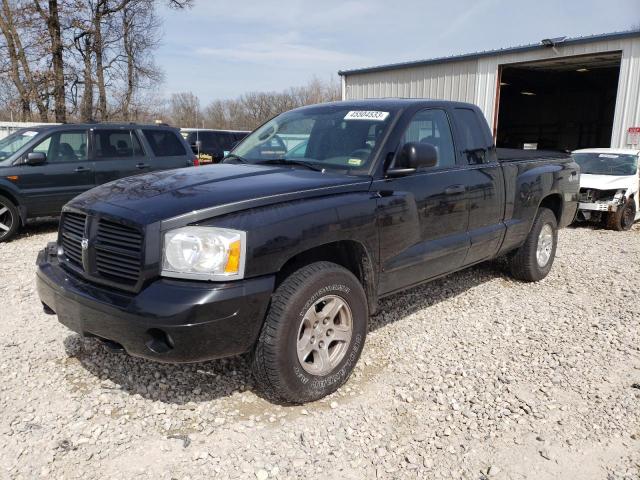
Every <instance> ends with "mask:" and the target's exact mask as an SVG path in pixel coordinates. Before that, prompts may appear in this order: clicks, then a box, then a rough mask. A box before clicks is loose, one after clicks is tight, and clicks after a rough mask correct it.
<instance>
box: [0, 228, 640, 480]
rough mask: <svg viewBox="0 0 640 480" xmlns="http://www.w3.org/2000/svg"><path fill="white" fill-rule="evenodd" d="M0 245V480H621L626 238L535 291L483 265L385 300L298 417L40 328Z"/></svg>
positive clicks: (232, 376) (639, 234)
mask: <svg viewBox="0 0 640 480" xmlns="http://www.w3.org/2000/svg"><path fill="white" fill-rule="evenodd" d="M55 229H56V224H55V222H51V221H49V222H41V223H39V224H36V225H32V226H30V227H29V228H28V229H27V230H26V231H25V233H24V234H23V235H21V236H20V238H18V239H17V240H15V241H13V242H11V243H9V244H0V262H1V264H2V272H1V273H0V275H1V280H0V297H1V299H2V303H1V305H0V412H2V414H1V415H0V478H2V479H4V478H11V479H14V478H16V479H17V478H25V479H27V478H29V479H31V478H34V477H35V478H37V477H47V478H82V479H92V478H118V479H121V478H127V479H130V478H134V479H135V478H153V479H158V478H159V479H172V478H175V479H199V478H257V479H267V478H308V479H313V478H323V479H328V478H354V479H356V478H368V479H369V478H393V479H395V478H429V479H431V478H443V479H456V478H466V479H494V478H495V479H524V478H535V479H570V478H576V479H591V478H598V479H607V480H609V479H638V478H640V328H639V326H640V302H639V301H638V300H639V296H638V293H637V292H638V289H639V288H640V268H639V267H640V225H636V226H635V228H634V231H632V232H624V233H618V232H612V231H607V230H600V229H591V228H587V227H581V228H570V229H566V230H563V231H562V232H561V234H560V246H559V249H558V256H557V258H556V263H555V265H554V268H553V270H552V272H551V274H550V275H549V277H548V278H547V279H545V280H544V281H542V282H540V283H539V284H523V283H518V282H515V281H513V280H511V279H510V278H509V276H508V275H507V274H506V268H505V265H504V263H503V262H500V261H496V262H491V263H487V264H484V265H481V266H479V267H475V268H472V269H470V270H467V271H464V272H461V273H458V274H455V275H452V276H449V277H448V278H445V279H443V280H440V281H436V282H434V283H431V284H428V285H425V286H422V287H419V288H415V289H413V290H410V291H408V292H406V293H403V294H399V295H395V296H393V297H391V298H388V299H386V300H384V301H383V303H382V309H381V312H380V313H379V314H378V315H376V316H375V317H374V318H373V319H372V321H371V327H370V333H369V337H368V340H367V344H366V346H365V349H364V352H363V356H362V358H361V360H360V363H359V366H358V367H357V369H356V372H355V374H354V375H353V376H352V377H351V379H350V381H349V382H348V383H347V384H346V385H345V386H344V387H343V388H342V389H341V391H339V392H338V393H336V394H334V395H333V396H331V397H330V398H328V399H326V400H324V401H321V402H317V403H314V404H309V405H306V406H299V407H284V406H279V405H274V404H272V403H269V402H268V401H266V400H264V399H263V398H261V397H260V396H258V395H257V394H256V393H255V392H254V388H253V382H252V379H251V376H250V373H249V368H248V365H247V362H246V361H245V359H242V358H237V359H231V360H224V361H216V362H208V363H203V364H198V365H189V366H171V365H161V364H156V363H152V362H148V361H145V360H139V359H135V358H131V357H128V356H126V355H122V354H113V353H109V352H107V351H105V350H104V349H103V347H101V346H100V345H98V344H96V342H95V341H92V340H83V339H81V338H80V337H79V336H78V335H75V334H73V333H71V332H70V331H69V330H67V329H66V328H64V327H63V326H62V325H60V324H58V322H57V320H56V318H55V317H51V316H47V315H45V314H44V313H42V310H41V308H40V304H39V301H38V299H37V296H36V294H35V290H34V268H35V267H34V261H35V258H36V253H37V251H38V250H39V249H40V248H42V247H43V246H44V244H45V243H46V242H47V241H51V240H53V239H54V238H55Z"/></svg>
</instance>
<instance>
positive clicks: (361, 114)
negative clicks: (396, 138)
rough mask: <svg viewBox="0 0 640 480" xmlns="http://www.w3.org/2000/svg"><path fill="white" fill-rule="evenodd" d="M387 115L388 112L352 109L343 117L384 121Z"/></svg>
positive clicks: (346, 118)
mask: <svg viewBox="0 0 640 480" xmlns="http://www.w3.org/2000/svg"><path fill="white" fill-rule="evenodd" d="M388 116H389V112H375V111H371V110H352V111H350V112H349V113H347V114H346V115H345V117H344V119H345V120H375V121H376V122H384V121H385V120H386V119H387V117H388Z"/></svg>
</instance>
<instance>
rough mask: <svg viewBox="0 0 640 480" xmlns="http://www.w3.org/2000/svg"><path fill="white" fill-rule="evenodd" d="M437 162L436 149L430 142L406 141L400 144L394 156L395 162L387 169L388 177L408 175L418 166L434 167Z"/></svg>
mask: <svg viewBox="0 0 640 480" xmlns="http://www.w3.org/2000/svg"><path fill="white" fill-rule="evenodd" d="M437 164H438V150H436V147H434V146H433V145H431V144H430V143H419V142H408V143H405V144H404V145H403V146H402V149H401V150H400V153H398V156H397V157H396V164H395V166H394V167H393V168H390V169H388V170H387V175H388V176H389V177H400V176H403V175H409V174H411V173H413V172H415V171H416V170H418V169H419V168H429V167H435V166H436V165H437Z"/></svg>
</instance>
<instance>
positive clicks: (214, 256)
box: [162, 227, 247, 280]
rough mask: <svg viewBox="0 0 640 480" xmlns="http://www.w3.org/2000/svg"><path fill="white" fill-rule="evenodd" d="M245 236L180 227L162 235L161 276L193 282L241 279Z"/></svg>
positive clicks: (229, 232) (208, 229) (228, 232)
mask: <svg viewBox="0 0 640 480" xmlns="http://www.w3.org/2000/svg"><path fill="white" fill-rule="evenodd" d="M246 247H247V234H246V233H245V232H241V231H238V230H231V229H228V228H217V227H182V228H177V229H175V230H170V231H168V232H167V233H165V234H164V247H163V255H162V256H163V258H162V276H164V277H175V278H190V279H194V280H237V279H240V278H243V277H244V262H245V251H246Z"/></svg>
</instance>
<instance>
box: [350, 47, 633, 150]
mask: <svg viewBox="0 0 640 480" xmlns="http://www.w3.org/2000/svg"><path fill="white" fill-rule="evenodd" d="M556 50H557V53H556V52H555V51H554V50H553V49H550V48H545V49H540V50H532V51H526V52H516V53H510V54H501V55H495V56H490V57H481V58H478V59H474V60H464V61H460V62H448V63H443V64H434V65H428V66H419V67H407V68H398V69H395V70H387V71H380V72H371V73H363V74H348V75H345V77H344V82H345V88H344V98H345V99H346V100H352V99H363V98H383V97H409V98H434V99H443V100H456V101H463V102H471V103H475V104H476V105H478V106H479V107H480V108H481V109H482V111H483V112H484V114H485V116H486V117H487V121H488V122H489V125H491V126H492V127H493V125H494V116H495V109H496V92H497V83H498V67H499V65H508V64H513V63H522V62H532V61H536V60H548V59H553V58H558V57H565V56H574V55H588V54H593V53H602V52H615V51H622V61H621V66H620V81H619V88H618V99H617V103H616V112H615V116H614V124H613V137H612V141H611V143H612V146H613V147H625V146H627V145H626V137H627V135H626V132H627V129H628V128H629V127H632V126H640V37H634V38H623V39H614V40H603V41H597V42H591V43H580V44H574V45H565V46H558V47H557V48H556Z"/></svg>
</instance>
